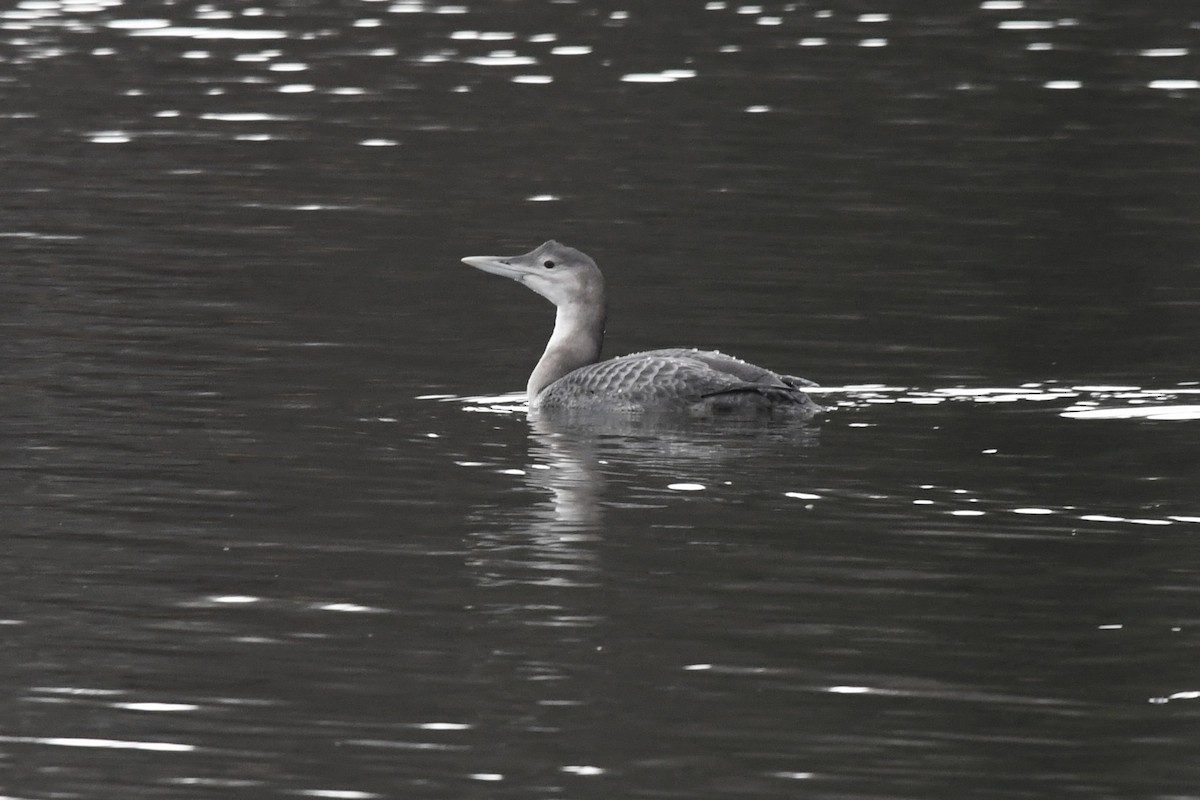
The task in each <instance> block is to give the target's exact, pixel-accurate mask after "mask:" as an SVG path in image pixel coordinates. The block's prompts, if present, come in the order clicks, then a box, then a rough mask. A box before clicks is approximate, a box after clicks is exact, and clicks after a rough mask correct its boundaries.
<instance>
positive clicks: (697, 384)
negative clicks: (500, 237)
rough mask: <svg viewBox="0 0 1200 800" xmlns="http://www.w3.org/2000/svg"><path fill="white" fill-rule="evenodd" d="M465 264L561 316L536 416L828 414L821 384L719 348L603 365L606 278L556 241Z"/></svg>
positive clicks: (532, 379)
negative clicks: (517, 286) (817, 397)
mask: <svg viewBox="0 0 1200 800" xmlns="http://www.w3.org/2000/svg"><path fill="white" fill-rule="evenodd" d="M463 263H465V264H468V265H470V266H472V267H475V268H476V269H480V270H483V271H484V272H490V273H491V274H493V275H500V276H502V277H505V278H511V279H512V280H515V281H516V282H518V283H521V284H523V285H525V286H527V287H529V288H530V289H532V290H533V291H535V292H537V293H538V294H540V295H541V296H542V297H545V298H546V299H547V300H549V301H550V302H551V303H554V305H555V306H556V307H557V309H558V310H557V314H556V316H555V319H554V332H553V333H552V334H551V336H550V341H549V342H548V343H547V344H546V351H545V352H544V353H543V354H542V357H541V359H540V360H539V361H538V363H537V366H536V367H534V370H533V374H531V375H530V376H529V383H528V385H527V386H526V393H527V395H528V399H529V411H530V413H531V414H532V415H536V414H539V413H543V414H545V413H554V412H557V411H562V412H570V411H583V412H589V411H591V412H601V413H603V412H610V413H623V414H624V413H629V414H640V413H647V412H651V413H652V412H666V413H682V414H685V415H688V416H709V415H716V414H721V413H730V412H743V413H745V412H750V413H755V414H756V413H758V412H780V413H783V414H788V415H798V416H800V417H802V418H804V419H808V418H810V417H812V416H813V415H814V414H816V413H818V412H820V411H822V410H823V409H822V408H821V407H820V406H818V405H817V404H816V403H814V402H813V401H812V400H810V399H809V397H808V395H807V394H805V393H804V391H803V389H804V388H805V387H808V386H816V385H817V384H815V383H813V382H812V381H808V380H805V379H803V378H797V377H794V376H791V375H780V374H778V373H775V372H772V371H770V370H768V369H764V368H762V367H757V366H755V365H753V364H750V363H747V362H745V361H742V360H741V359H739V358H734V357H733V356H729V355H725V354H724V353H721V352H718V351H716V350H697V349H694V348H687V347H672V348H668V349H665V350H648V351H645V352H642V353H632V354H630V355H627V356H620V357H618V358H611V359H609V360H607V361H600V349H601V346H602V345H603V342H604V321H605V313H606V310H607V305H606V299H605V291H604V276H603V275H602V274H601V273H600V268H599V267H597V266H596V262H595V261H593V260H592V259H591V258H590V257H588V256H587V255H585V254H584V253H582V252H580V251H579V250H576V249H575V248H573V247H567V246H566V245H562V244H559V243H558V242H556V241H554V240H551V241H548V242H546V243H545V244H543V245H542V246H540V247H538V248H536V249H534V250H531V251H530V252H528V253H525V254H524V255H520V256H512V257H504V256H470V257H468V258H464V259H463Z"/></svg>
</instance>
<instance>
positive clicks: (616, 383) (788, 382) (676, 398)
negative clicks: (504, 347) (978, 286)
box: [534, 347, 821, 416]
mask: <svg viewBox="0 0 1200 800" xmlns="http://www.w3.org/2000/svg"><path fill="white" fill-rule="evenodd" d="M806 385H807V386H811V385H814V384H812V383H811V382H810V381H804V380H803V379H800V378H793V377H791V376H787V375H779V374H776V373H774V372H771V371H770V370H767V369H763V368H762V367H759V366H756V365H754V364H750V363H748V362H746V361H742V360H741V359H738V358H734V357H732V356H728V355H725V354H724V353H720V352H717V351H715V350H695V349H691V348H683V347H677V348H669V349H665V350H649V351H646V352H642V353H632V354H630V355H627V356H621V357H619V358H613V359H609V360H608V361H601V362H599V363H596V364H589V365H587V366H584V367H580V368H579V369H576V370H574V371H572V372H569V373H567V374H566V375H564V376H563V377H561V378H559V379H558V380H557V381H555V382H554V383H552V384H550V385H549V386H547V387H546V388H545V389H544V390H543V391H542V392H541V393H540V394H539V395H538V396H537V398H536V400H535V402H534V406H535V407H536V409H537V410H540V411H547V412H552V411H555V410H566V411H600V412H623V413H641V412H665V413H687V414H691V415H708V414H721V413H730V412H752V413H758V412H764V411H766V412H770V411H782V412H785V413H792V414H796V413H798V414H801V415H804V416H812V415H813V414H814V413H816V412H817V411H820V410H821V409H820V407H819V406H817V405H816V404H815V403H813V402H812V400H810V399H809V397H808V395H806V394H805V393H804V392H803V391H802V388H803V387H804V386H806Z"/></svg>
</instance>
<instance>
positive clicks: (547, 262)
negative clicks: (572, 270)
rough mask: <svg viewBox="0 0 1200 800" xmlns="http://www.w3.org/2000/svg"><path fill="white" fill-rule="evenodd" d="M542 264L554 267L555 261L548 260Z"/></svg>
mask: <svg viewBox="0 0 1200 800" xmlns="http://www.w3.org/2000/svg"><path fill="white" fill-rule="evenodd" d="M542 266H543V267H545V268H546V269H554V262H553V261H549V260H547V261H545V262H543V263H542Z"/></svg>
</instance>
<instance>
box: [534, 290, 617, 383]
mask: <svg viewBox="0 0 1200 800" xmlns="http://www.w3.org/2000/svg"><path fill="white" fill-rule="evenodd" d="M604 314H605V304H604V299H603V298H600V301H599V302H595V300H593V301H592V302H589V303H586V304H584V303H566V304H564V305H561V306H559V307H558V313H557V314H555V316H554V333H552V334H550V341H549V342H547V343H546V352H544V353H542V357H541V359H539V360H538V363H537V366H536V367H534V368H533V374H531V375H530V376H529V385H528V386H526V387H525V391H526V392H527V394H528V396H529V402H530V403H531V404H532V403H533V402H534V399H535V398H536V397H537V396H538V393H540V392H541V391H542V390H543V389H545V388H546V387H547V386H549V385H550V384H552V383H554V382H555V381H556V380H558V379H559V378H561V377H562V376H564V375H566V374H567V373H568V372H571V371H572V370H576V369H579V368H580V367H585V366H587V365H588V364H595V363H596V362H597V361H599V360H600V348H601V347H602V346H603V344H604Z"/></svg>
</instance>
